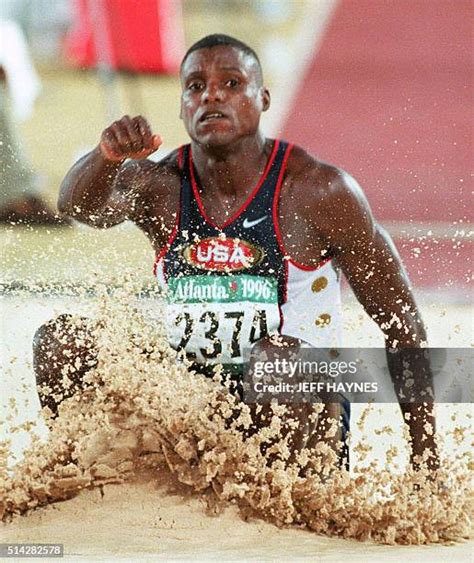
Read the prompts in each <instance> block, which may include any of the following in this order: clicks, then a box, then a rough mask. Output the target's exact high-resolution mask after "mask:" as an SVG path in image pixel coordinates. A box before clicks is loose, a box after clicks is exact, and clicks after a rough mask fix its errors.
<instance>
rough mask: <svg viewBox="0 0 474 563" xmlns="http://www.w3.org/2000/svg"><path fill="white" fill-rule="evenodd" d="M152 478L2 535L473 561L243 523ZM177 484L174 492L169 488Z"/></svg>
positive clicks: (41, 513) (198, 549) (21, 522)
mask: <svg viewBox="0 0 474 563" xmlns="http://www.w3.org/2000/svg"><path fill="white" fill-rule="evenodd" d="M167 477H168V476H166V475H165V476H164V477H163V478H162V480H161V483H160V484H157V483H156V482H155V483H152V482H150V481H149V480H146V481H145V482H141V483H139V482H137V483H133V484H132V483H128V484H125V485H107V486H105V487H104V489H103V496H102V494H101V493H100V491H99V490H92V491H84V492H83V493H81V495H80V496H79V497H77V498H74V499H71V500H69V501H67V502H63V503H60V504H55V505H53V506H51V507H48V508H46V509H40V510H38V511H36V512H34V513H32V514H31V515H30V516H28V517H26V518H19V519H16V520H15V521H14V522H13V523H12V524H10V525H8V526H5V527H4V528H3V529H2V538H3V540H2V541H15V542H34V541H42V542H46V543H47V542H57V543H64V545H65V549H66V553H67V554H68V556H69V557H70V558H74V559H75V558H78V559H79V558H82V559H84V560H87V559H91V558H92V557H93V558H94V559H96V558H97V559H104V560H105V559H108V560H110V559H111V558H119V557H123V558H127V559H130V558H131V557H132V556H133V558H134V559H138V558H147V557H149V558H150V559H151V558H153V559H155V558H162V559H167V560H169V559H191V558H192V559H196V558H197V559H208V560H211V559H220V560H223V559H224V560H230V559H234V560H242V559H247V560H248V559H258V560H280V559H288V560H292V561H295V560H298V559H310V560H311V561H343V560H345V559H346V558H348V557H350V558H351V560H352V561H400V560H401V559H403V560H404V561H423V560H428V561H440V562H441V561H446V560H447V558H449V559H452V560H453V561H469V560H470V554H471V553H472V543H470V542H463V543H460V544H457V545H451V546H410V547H400V546H389V547H388V546H381V545H374V544H370V543H360V542H356V541H351V540H341V539H335V538H328V537H325V536H321V535H316V534H314V533H312V532H309V531H306V530H300V529H294V528H286V529H285V528H283V529H280V528H277V527H275V526H273V525H272V524H269V523H267V522H265V521H262V520H251V521H248V522H244V521H243V520H242V518H241V517H240V516H239V514H238V512H237V510H236V509H235V508H233V507H229V508H227V509H226V510H225V511H224V512H223V513H222V514H220V515H219V516H215V517H212V516H208V515H206V514H205V512H204V510H205V503H204V502H203V500H202V499H200V498H198V497H189V496H188V495H184V494H183V491H182V490H179V489H178V490H177V491H176V490H175V491H174V492H173V487H170V486H169V480H168V478H167ZM170 489H171V490H170Z"/></svg>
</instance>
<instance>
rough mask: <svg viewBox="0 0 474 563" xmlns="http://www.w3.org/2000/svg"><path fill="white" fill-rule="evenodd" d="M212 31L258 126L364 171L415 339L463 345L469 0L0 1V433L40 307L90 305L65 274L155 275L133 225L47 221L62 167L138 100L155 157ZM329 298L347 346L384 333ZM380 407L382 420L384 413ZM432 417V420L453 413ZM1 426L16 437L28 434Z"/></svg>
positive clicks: (468, 241)
mask: <svg viewBox="0 0 474 563" xmlns="http://www.w3.org/2000/svg"><path fill="white" fill-rule="evenodd" d="M219 32H220V33H227V34H230V35H234V36H236V37H237V38H239V39H241V40H243V41H245V42H247V43H249V45H251V46H252V47H253V48H255V50H256V51H257V52H258V53H259V55H260V57H261V60H262V64H263V67H264V74H265V81H266V83H267V85H268V86H269V88H270V90H271V92H272V107H271V108H270V111H269V112H267V113H266V114H265V116H264V122H263V126H264V130H265V132H266V133H267V135H269V136H282V137H284V138H287V139H288V140H291V141H293V142H295V143H298V144H300V145H302V146H303V147H304V148H306V149H307V150H309V151H310V152H311V153H313V154H314V155H316V156H317V157H318V158H320V159H321V160H324V161H328V162H331V163H333V164H336V165H338V166H340V167H342V168H345V169H346V170H347V171H348V172H350V173H351V174H352V175H353V176H355V177H356V179H357V180H358V181H359V182H360V183H361V185H362V187H363V189H364V190H365V192H366V194H367V196H368V199H369V201H370V203H371V205H372V208H373V211H374V214H375V216H376V217H377V219H378V220H379V221H380V223H381V224H382V225H383V226H384V227H386V228H387V229H388V231H389V232H390V233H391V234H392V236H393V239H394V241H395V243H396V245H397V247H398V249H399V251H400V253H401V256H402V258H403V261H404V263H405V265H406V267H407V270H408V272H409V275H410V277H411V280H412V282H413V285H414V288H415V293H416V295H417V299H418V302H419V303H420V304H421V310H422V314H423V317H424V319H425V323H426V325H427V327H428V336H429V342H430V345H431V346H433V347H470V346H472V343H473V323H472V298H471V291H472V290H471V286H470V281H471V275H472V270H471V257H472V250H473V245H472V225H473V222H474V221H473V217H472V199H471V198H472V195H471V192H472V162H473V155H474V150H473V149H474V147H473V123H474V119H473V117H474V115H473V107H474V104H473V101H474V100H473V79H474V72H473V60H472V56H473V52H474V50H473V3H472V0H0V69H1V70H0V248H1V253H0V267H1V279H0V294H1V295H0V322H1V327H0V328H1V331H0V332H1V344H0V360H1V361H0V371H1V372H2V375H1V376H0V388H1V392H0V419H2V421H1V422H2V423H3V422H6V424H3V425H2V424H0V440H1V439H2V436H3V439H6V438H7V437H9V436H10V434H9V428H10V427H11V425H14V424H19V423H23V422H27V421H30V420H32V419H34V417H36V416H37V412H38V408H39V403H38V399H37V395H36V392H35V387H34V377H33V373H32V369H31V361H32V358H31V342H32V338H33V334H34V332H35V330H36V329H37V328H38V327H39V326H40V325H41V324H42V323H44V322H45V321H47V320H48V319H50V318H51V317H52V316H53V315H55V314H59V313H64V312H68V313H78V314H82V315H87V316H93V315H94V314H95V313H96V312H97V302H96V300H94V298H93V297H92V298H89V297H90V296H88V291H85V292H82V293H80V294H79V295H80V297H79V298H78V296H77V288H78V286H79V288H80V287H86V288H87V287H90V285H91V282H92V283H97V282H105V283H107V284H109V286H110V285H112V284H114V282H115V281H116V280H117V279H119V278H120V276H121V275H122V274H123V273H124V272H131V275H132V277H133V278H134V279H135V280H136V281H137V282H138V284H139V285H140V284H150V285H153V277H152V266H153V262H154V256H153V252H152V250H151V247H150V244H149V242H148V241H147V240H146V239H145V236H144V235H143V234H142V233H141V232H140V231H139V230H138V229H137V228H136V227H135V226H133V225H131V224H123V225H119V226H117V227H114V228H112V229H109V230H104V231H100V230H94V229H91V228H89V227H85V226H83V225H80V224H78V223H71V224H59V223H58V221H57V219H56V218H55V216H54V212H55V205H56V199H57V194H58V190H59V186H60V183H61V180H62V178H63V177H64V175H65V174H66V172H67V170H68V169H69V168H70V166H71V165H72V164H73V162H74V161H75V160H76V159H77V158H78V157H79V156H81V155H82V154H84V153H85V152H87V151H89V150H90V149H92V148H93V147H94V146H95V145H96V144H97V143H98V141H99V136H100V133H101V131H102V130H103V129H104V128H105V127H106V126H107V125H108V124H110V122H111V121H113V120H115V119H117V118H119V117H121V116H122V115H123V114H130V115H135V114H143V115H145V116H146V117H147V118H148V119H149V121H150V122H151V124H152V126H153V128H154V130H155V132H157V133H160V134H161V135H162V136H163V138H164V142H165V146H164V148H163V149H161V150H160V151H159V153H158V154H157V155H155V158H161V156H162V155H164V154H165V152H166V150H170V149H172V148H174V147H176V146H177V145H179V144H180V143H186V142H187V140H188V139H187V136H186V133H185V131H184V129H183V127H182V124H181V122H180V120H179V118H178V112H179V98H180V85H179V80H178V76H177V69H178V65H179V62H180V60H181V57H182V55H183V54H184V52H185V50H186V48H187V47H189V46H190V45H191V44H192V43H193V42H194V41H196V40H197V39H199V38H201V37H203V36H204V35H206V34H209V33H219ZM25 222H26V223H29V224H26V225H25ZM39 223H43V224H42V225H41V224H39ZM16 290H19V291H16ZM144 301H145V306H148V305H149V306H150V307H152V306H153V304H150V303H149V301H150V300H148V299H147V300H144ZM343 302H344V307H343V312H344V339H345V340H344V343H345V346H348V347H349V346H353V347H357V346H366V347H367V346H369V347H373V346H383V345H384V342H383V336H382V333H381V332H380V330H379V329H378V327H377V326H376V325H375V323H373V322H372V320H371V319H370V318H369V317H368V316H367V315H366V314H365V313H364V312H363V311H362V309H361V307H360V305H358V304H357V303H356V302H355V299H354V297H353V296H352V294H351V292H350V290H349V289H348V288H347V287H346V288H345V299H344V301H343ZM15 404H16V405H17V406H18V408H19V410H18V412H16V410H15V409H14V408H13V405H15ZM358 407H359V405H355V406H354V413H353V414H354V416H355V418H356V419H357V416H358V412H359V411H358ZM386 407H390V405H386ZM466 407H469V405H466ZM12 409H13V411H12ZM392 411H393V412H392ZM392 411H390V412H388V411H387V412H388V414H387V413H385V415H384V416H385V418H383V420H385V421H387V420H392V421H398V422H399V418H398V414H397V413H398V411H397V409H396V408H395V409H392ZM443 412H444V411H443ZM390 413H391V414H390ZM443 416H444V418H443ZM443 416H442V417H441V422H440V423H439V427H440V428H441V429H442V428H443V424H445V425H448V426H449V424H453V423H452V420H454V418H453V417H452V415H451V414H450V411H446V412H445V414H444V415H443ZM387 417H388V418H387ZM376 418H377V420H375V422H374V424H376V423H378V422H379V418H378V417H376ZM445 427H447V426H445ZM25 428H26V427H25ZM400 433H401V430H400ZM400 435H401V434H400ZM13 438H14V439H13V443H14V450H15V451H17V452H19V451H20V450H21V448H22V447H24V446H25V444H27V443H28V440H29V434H28V432H26V431H22V432H17V433H16V434H15V435H14V437H13ZM387 443H388V442H387ZM378 444H379V446H381V442H380V441H379V442H378ZM385 445H387V444H385ZM379 446H377V447H379ZM466 447H469V445H467V446H466Z"/></svg>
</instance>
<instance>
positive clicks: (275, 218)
mask: <svg viewBox="0 0 474 563" xmlns="http://www.w3.org/2000/svg"><path fill="white" fill-rule="evenodd" d="M292 148H293V145H292V144H289V145H288V147H287V149H286V152H285V155H284V157H283V162H282V165H281V169H280V175H279V176H278V181H277V185H276V187H275V195H274V198H273V224H274V226H275V234H276V238H277V241H278V246H279V248H280V252H281V253H282V254H283V256H284V257H286V259H285V263H288V262H290V263H291V264H293V266H296V267H297V268H299V269H300V270H305V271H306V272H314V271H315V270H318V269H319V268H321V266H324V264H326V263H327V262H330V261H331V260H332V259H331V258H325V259H324V260H321V262H319V263H318V264H316V266H306V265H305V264H301V263H300V262H298V261H297V260H294V259H293V258H291V257H290V255H289V254H288V252H287V251H286V249H285V245H284V243H283V237H282V236H281V231H280V225H279V223H278V203H279V197H280V191H281V187H282V185H283V178H284V175H285V170H286V165H287V162H288V158H289V156H290V153H291V149H292Z"/></svg>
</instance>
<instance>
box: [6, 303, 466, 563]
mask: <svg viewBox="0 0 474 563" xmlns="http://www.w3.org/2000/svg"><path fill="white" fill-rule="evenodd" d="M119 301H120V300H119ZM105 307H106V309H107V307H110V304H107V305H105ZM113 307H114V315H113V318H114V325H113V329H112V328H110V329H109V330H108V331H107V330H106V331H105V333H104V334H103V336H102V338H103V341H102V346H103V348H102V349H103V351H104V354H103V356H102V362H100V363H99V368H98V370H97V371H98V374H99V376H100V378H101V379H102V381H105V386H104V385H103V383H102V386H101V389H102V390H99V389H95V390H94V393H90V392H89V393H87V392H86V394H84V395H83V396H82V398H81V401H79V402H78V401H70V403H69V404H66V405H65V408H64V411H63V413H62V415H61V416H60V417H59V419H58V420H57V421H56V422H55V423H54V424H53V428H52V431H51V434H50V442H49V444H47V445H46V446H44V445H42V444H40V443H39V444H37V445H36V446H35V448H36V451H35V452H27V453H26V454H25V460H24V461H23V462H20V464H19V465H18V466H17V468H16V470H15V471H14V472H13V473H12V474H9V475H6V476H4V477H3V481H2V484H1V485H0V489H1V488H2V487H3V494H0V499H1V500H2V507H3V510H4V518H5V520H7V521H8V520H10V515H15V514H17V513H22V512H24V511H25V509H28V508H36V510H34V511H33V512H30V513H29V514H28V515H27V516H15V517H14V518H13V521H10V522H9V523H7V524H5V525H3V527H2V537H5V539H6V541H13V540H15V541H34V540H36V541H40V540H41V541H43V542H46V541H51V542H60V543H61V542H63V543H64V544H65V550H66V554H67V555H68V556H70V557H74V556H83V557H85V558H90V557H92V556H95V557H103V558H107V557H108V558H110V557H111V556H120V555H122V556H124V557H126V556H127V555H128V556H129V557H130V556H131V555H133V556H134V557H145V556H147V555H150V556H151V554H155V555H156V554H157V555H158V556H159V555H161V556H162V557H163V558H168V559H169V558H170V557H178V558H179V557H181V558H186V557H191V555H194V556H195V555H197V556H199V557H200V558H215V557H219V558H222V557H226V558H231V557H233V558H244V557H246V558H249V557H260V558H268V559H272V558H280V557H282V556H286V557H291V559H295V558H297V557H300V558H305V557H306V558H311V559H316V560H318V558H319V559H320V560H334V561H337V560H340V559H341V558H344V557H346V556H348V555H350V556H351V557H352V558H356V560H357V559H358V560H367V559H371V558H373V557H375V558H377V559H382V558H383V559H384V560H395V559H397V560H399V559H400V557H404V558H406V559H408V560H413V561H417V560H421V559H424V558H425V557H429V558H430V560H445V559H446V557H455V558H456V560H463V558H465V559H466V560H467V557H468V556H469V553H470V549H471V545H470V544H469V543H465V542H464V541H463V538H464V537H466V536H467V535H468V534H469V530H470V524H469V520H468V512H469V502H468V493H469V485H470V483H469V476H468V474H467V473H466V472H465V468H464V465H463V460H465V451H464V453H463V452H462V448H461V449H459V448H458V450H457V451H456V452H455V455H452V456H450V457H449V459H446V460H445V462H446V463H445V472H446V474H447V473H448V472H449V474H450V478H451V479H454V480H451V484H452V485H453V486H452V490H449V491H447V492H446V491H445V492H443V493H442V494H441V495H437V494H435V495H433V494H432V492H430V491H428V490H426V491H421V492H419V493H416V495H414V494H413V480H412V478H411V477H410V476H408V477H403V475H402V473H400V472H399V473H398V474H397V473H396V472H395V473H394V474H392V472H387V471H385V472H384V471H383V470H382V471H381V470H380V468H379V469H377V470H376V469H375V468H373V469H370V470H368V471H367V470H362V469H359V476H358V477H357V475H351V476H348V475H342V474H341V475H340V476H334V477H333V478H332V479H331V480H329V482H327V481H326V482H321V481H320V480H318V479H317V478H315V477H314V478H312V479H307V478H305V479H303V478H301V477H299V476H298V472H297V471H296V472H295V470H291V468H290V470H287V469H284V468H283V467H284V464H283V463H280V464H277V465H273V466H272V467H270V466H266V460H265V458H264V456H262V455H261V453H260V449H259V448H258V447H257V446H258V441H257V442H255V441H254V442H249V443H246V444H244V443H243V442H242V439H241V437H239V435H238V434H237V433H236V432H235V426H234V428H232V425H231V427H230V429H229V427H228V425H227V427H226V425H225V424H224V425H223V421H224V420H226V419H228V416H227V415H228V413H227V410H228V406H229V403H228V402H227V401H222V398H221V396H220V393H219V391H218V390H217V388H216V387H215V386H213V384H211V383H210V382H209V381H207V380H199V379H196V380H193V381H192V383H190V381H191V380H190V379H189V378H188V379H186V378H185V377H183V375H184V374H183V373H182V369H183V368H182V367H180V366H177V365H176V362H174V361H173V356H172V354H171V355H170V352H169V349H167V348H166V346H165V345H160V346H158V348H156V347H155V349H154V352H153V353H154V354H156V356H155V358H154V360H153V358H152V360H153V361H152V362H151V363H150V358H149V357H145V356H144V355H143V354H140V353H139V351H138V349H139V348H140V347H142V346H143V345H144V344H145V345H146V344H147V343H148V342H151V341H155V342H156V340H157V337H158V340H159V329H158V328H157V327H156V326H153V325H152V326H149V325H143V319H142V318H141V316H140V314H139V313H138V312H137V311H135V312H133V311H129V310H126V309H127V308H125V309H124V308H123V306H122V305H120V304H119V305H118V306H117V303H115V304H114V305H113ZM102 312H104V310H103V311H102ZM107 315H108V317H109V318H112V317H111V316H110V309H109V310H108V311H107ZM120 319H123V320H124V319H126V322H125V321H124V322H121V321H120ZM146 326H148V327H149V328H146ZM130 327H132V328H133V327H135V328H137V327H140V329H141V330H140V334H141V341H140V342H139V343H138V346H137V343H136V342H131V340H130V338H126V336H127V334H130ZM157 331H158V333H157ZM132 332H135V334H136V331H132ZM147 339H148V340H147ZM132 340H133V339H132ZM112 351H115V354H112V353H111V352H112ZM152 355H153V354H152ZM111 358H112V360H113V361H111ZM157 360H158V361H157ZM157 366H158V367H157ZM132 367H133V369H132ZM180 370H181V371H180ZM171 398H172V399H173V400H171ZM231 406H232V405H231ZM384 407H385V417H384V419H383V421H384V423H385V422H387V421H388V422H392V421H394V420H396V415H395V417H394V415H393V413H396V410H394V409H391V407H393V405H384ZM446 407H448V406H447V405H446ZM444 410H446V409H444ZM216 413H217V415H216ZM359 414H360V413H359ZM451 414H452V413H451ZM451 414H450V413H449V409H448V410H446V412H445V416H444V418H445V419H450V416H451ZM464 414H466V413H464ZM468 414H469V413H467V415H468ZM241 416H243V418H242V419H241V421H240V422H241V423H244V419H245V413H243V414H242V415H241ZM387 417H388V418H387ZM276 418H278V417H276ZM466 420H467V423H469V417H468V416H467V419H466ZM466 420H465V421H464V422H465V423H466ZM277 422H278V421H277V420H276V421H275V424H276V423H277ZM378 422H379V423H380V414H378V413H377V412H373V413H372V416H371V417H370V416H369V417H368V424H369V427H368V428H366V429H365V431H366V433H367V432H368V433H369V434H372V433H371V432H370V424H375V425H377V423H378ZM458 422H459V419H458ZM456 424H457V422H456ZM379 426H380V424H379ZM395 426H396V424H395ZM461 434H462V432H461ZM372 437H373V436H372ZM267 438H268V437H267ZM466 440H467V437H464V436H463V435H461V437H460V442H462V443H463V444H464V446H465V445H466ZM380 441H383V442H387V443H388V442H390V436H386V437H385V436H384V437H383V438H380V436H379V443H380ZM354 448H355V450H357V445H356V444H354ZM398 449H399V450H403V441H400V440H399V443H398ZM362 450H363V448H362ZM362 450H361V451H362ZM150 452H154V453H150ZM279 455H280V456H281V459H282V460H284V457H285V448H284V447H282V448H280V450H279ZM397 455H398V457H399V458H400V456H401V458H403V451H399V452H398V454H397ZM395 458H396V456H395V457H393V458H392V462H393V463H395V462H397V461H396V459H395ZM359 461H360V460H359ZM453 461H456V463H454V464H453V463H452V462H453ZM397 463H401V464H402V461H400V460H398V462H397ZM362 465H363V464H362ZM361 467H362V466H361ZM169 468H171V474H170V472H169ZM137 474H140V479H139V480H138V481H137ZM446 478H447V477H446ZM354 479H358V480H357V481H355V480H354ZM120 481H126V482H125V483H122V484H115V483H117V482H120ZM183 483H185V484H186V485H183ZM387 486H390V487H391V488H392V489H391V490H392V492H394V493H395V496H394V499H395V500H393V499H392V500H390V498H388V499H387V498H385V499H382V501H381V497H380V495H381V494H382V493H383V494H386V491H387ZM84 489H85V490H84ZM389 496H390V495H389ZM67 497H74V498H70V499H69V500H66V501H64V502H57V501H60V500H62V499H64V498H67ZM342 498H344V502H341V500H340V499H342ZM51 502H54V504H52V505H50V506H47V507H46V508H42V507H41V505H44V504H48V503H51ZM235 504H238V505H239V509H237V507H236V506H235ZM233 505H234V506H233ZM209 510H211V511H212V510H214V511H218V512H219V511H220V514H219V515H218V516H209V515H208V514H206V511H209ZM246 518H247V519H249V521H247V522H246V521H245V519H246ZM277 525H278V526H279V527H277ZM78 527H79V530H78ZM303 527H304V528H306V529H301V528H303ZM308 529H311V530H313V531H308ZM315 532H317V533H315ZM321 532H324V533H325V534H326V535H329V536H339V537H326V536H325V535H321ZM341 537H344V538H347V539H341ZM351 538H357V539H372V540H375V541H376V542H383V543H391V544H393V543H411V544H423V543H433V542H435V543H436V542H441V543H443V544H451V543H452V542H453V540H456V545H451V546H449V547H447V546H446V545H442V546H416V547H414V546H413V545H412V546H410V547H400V546H386V545H385V546H384V545H375V544H374V543H370V542H365V543H361V542H355V541H353V539H351Z"/></svg>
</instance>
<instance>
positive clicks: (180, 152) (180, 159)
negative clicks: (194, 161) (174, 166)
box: [178, 145, 184, 170]
mask: <svg viewBox="0 0 474 563" xmlns="http://www.w3.org/2000/svg"><path fill="white" fill-rule="evenodd" d="M183 160H184V145H181V146H180V147H179V149H178V168H179V169H180V170H182V169H183Z"/></svg>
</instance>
